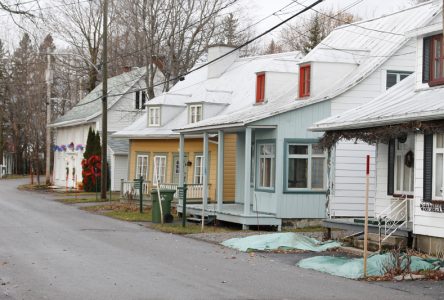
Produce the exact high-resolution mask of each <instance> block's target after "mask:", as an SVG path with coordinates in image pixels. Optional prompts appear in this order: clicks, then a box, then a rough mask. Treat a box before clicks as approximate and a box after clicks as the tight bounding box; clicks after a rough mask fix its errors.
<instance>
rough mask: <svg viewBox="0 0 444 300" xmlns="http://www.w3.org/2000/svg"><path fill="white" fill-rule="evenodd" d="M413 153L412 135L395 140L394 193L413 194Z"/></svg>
mask: <svg viewBox="0 0 444 300" xmlns="http://www.w3.org/2000/svg"><path fill="white" fill-rule="evenodd" d="M413 153H414V138H413V136H408V137H407V138H406V139H397V140H396V141H395V165H394V180H395V181H394V184H395V194H398V195H413V187H414V176H413V172H414V171H413V170H414V168H413Z"/></svg>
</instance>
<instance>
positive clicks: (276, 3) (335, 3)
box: [0, 0, 413, 46]
mask: <svg viewBox="0 0 444 300" xmlns="http://www.w3.org/2000/svg"><path fill="white" fill-rule="evenodd" d="M45 2H46V1H41V3H45ZM295 2H299V3H302V4H304V5H308V4H311V3H313V2H315V0H240V1H239V4H240V5H241V6H242V7H243V8H245V10H244V11H245V13H246V14H247V15H248V17H249V19H250V23H255V22H257V21H258V20H260V19H262V18H264V17H266V16H268V15H270V14H272V13H273V12H275V11H277V10H279V9H281V8H282V7H284V6H286V5H288V4H291V3H294V4H293V5H291V6H289V7H288V8H286V9H285V10H283V11H282V13H283V14H282V15H281V19H284V18H287V17H289V16H290V15H291V14H292V13H295V12H297V11H299V10H300V9H301V8H302V6H300V5H298V4H297V3H295ZM356 2H359V3H358V4H357V5H356V6H354V7H353V8H351V9H349V10H347V12H350V13H353V14H357V15H359V16H360V17H361V18H362V19H366V18H372V17H378V16H380V15H383V14H387V13H391V12H394V11H396V10H399V9H402V8H405V7H407V6H410V5H412V2H413V1H412V0H325V1H324V3H322V4H320V5H318V6H317V7H316V9H319V8H326V9H330V8H332V9H334V10H341V9H344V8H346V7H347V6H349V5H351V4H353V3H356ZM42 6H47V4H44V5H42ZM306 15H307V14H306ZM8 19H9V17H8V16H4V15H3V16H2V15H1V14H0V26H1V27H2V28H1V29H0V39H2V40H3V41H5V43H6V44H9V46H11V43H13V44H14V46H16V44H17V43H18V39H19V36H20V34H18V32H19V30H18V29H17V26H16V25H14V24H13V23H12V22H11V21H8ZM281 19H279V18H278V17H275V16H273V17H270V18H268V19H266V20H265V21H263V22H260V23H259V24H257V25H256V28H255V29H256V30H255V31H256V33H261V32H263V31H265V30H266V29H268V28H270V27H271V26H273V25H275V24H277V23H279V22H280V21H281ZM278 30H279V29H277V30H276V32H273V33H272V34H271V35H269V36H268V37H267V38H266V40H268V39H271V38H275V39H276V38H277V37H278Z"/></svg>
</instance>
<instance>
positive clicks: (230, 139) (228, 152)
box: [224, 134, 237, 201]
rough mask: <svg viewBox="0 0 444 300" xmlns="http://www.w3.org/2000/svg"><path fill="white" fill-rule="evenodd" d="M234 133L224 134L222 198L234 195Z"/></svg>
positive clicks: (231, 197)
mask: <svg viewBox="0 0 444 300" xmlns="http://www.w3.org/2000/svg"><path fill="white" fill-rule="evenodd" d="M236 139H237V136H236V134H225V135H224V200H225V201H234V199H235V197H236Z"/></svg>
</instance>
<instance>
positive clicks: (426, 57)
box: [423, 34, 444, 86]
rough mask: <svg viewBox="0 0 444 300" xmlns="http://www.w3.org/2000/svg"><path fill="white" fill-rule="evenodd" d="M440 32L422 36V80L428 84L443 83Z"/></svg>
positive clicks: (443, 66) (443, 63) (443, 70)
mask: <svg viewBox="0 0 444 300" xmlns="http://www.w3.org/2000/svg"><path fill="white" fill-rule="evenodd" d="M443 52H444V51H443V44H442V34H439V35H435V36H431V37H427V38H424V47H423V82H428V83H429V85H430V86H433V85H439V84H444V53H443Z"/></svg>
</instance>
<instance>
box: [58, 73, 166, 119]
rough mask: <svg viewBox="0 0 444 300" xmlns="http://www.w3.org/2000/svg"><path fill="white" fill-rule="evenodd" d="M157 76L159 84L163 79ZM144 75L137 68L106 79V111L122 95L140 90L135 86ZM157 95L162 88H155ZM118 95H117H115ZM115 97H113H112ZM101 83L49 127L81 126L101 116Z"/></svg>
mask: <svg viewBox="0 0 444 300" xmlns="http://www.w3.org/2000/svg"><path fill="white" fill-rule="evenodd" d="M158 73H159V74H157V75H156V76H157V79H156V80H155V81H157V82H161V81H162V80H163V79H162V78H160V72H158ZM145 74H146V68H145V67H143V68H137V69H135V70H133V71H130V72H125V73H122V74H120V75H118V76H114V77H111V78H109V79H108V94H109V95H110V96H108V98H107V101H108V110H109V109H110V108H111V107H112V106H113V105H114V104H116V103H117V102H118V101H119V100H120V99H121V98H122V97H123V95H122V94H123V93H126V92H129V91H131V90H132V89H136V88H140V87H139V86H136V87H135V85H136V83H138V82H139V81H140V80H141V79H143V77H144V76H145ZM155 92H157V93H161V92H162V87H161V86H159V87H158V88H156V91H155ZM117 94H119V95H117ZM113 95H115V96H113ZM101 97H102V83H100V84H99V85H98V86H96V87H95V89H94V90H92V91H91V92H90V93H89V94H88V95H86V97H85V98H83V99H82V100H80V101H79V103H77V105H76V106H74V107H73V108H72V109H71V110H70V111H68V112H67V113H66V114H65V115H63V116H61V117H59V118H58V119H57V120H55V121H54V122H53V123H52V124H51V127H63V126H71V125H77V124H82V123H86V122H88V121H90V120H91V119H93V118H95V117H97V116H100V115H101V114H102V101H101Z"/></svg>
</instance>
